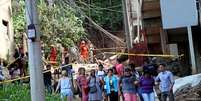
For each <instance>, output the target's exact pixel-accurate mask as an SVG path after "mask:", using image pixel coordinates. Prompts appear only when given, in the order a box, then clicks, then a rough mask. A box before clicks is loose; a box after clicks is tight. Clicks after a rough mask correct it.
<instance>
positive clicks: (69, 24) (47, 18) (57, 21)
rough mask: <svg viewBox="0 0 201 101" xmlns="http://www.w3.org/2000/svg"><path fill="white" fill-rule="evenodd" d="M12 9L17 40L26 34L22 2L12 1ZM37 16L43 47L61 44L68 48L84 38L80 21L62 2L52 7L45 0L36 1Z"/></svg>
mask: <svg viewBox="0 0 201 101" xmlns="http://www.w3.org/2000/svg"><path fill="white" fill-rule="evenodd" d="M12 8H13V15H12V17H13V25H14V30H15V36H16V37H17V38H18V37H19V36H20V34H21V33H24V32H26V27H25V26H26V25H25V24H26V23H25V22H26V20H25V2H24V0H13V1H12ZM38 14H39V24H40V31H41V40H42V42H43V43H44V44H45V46H48V45H50V44H62V46H64V47H70V46H72V45H74V43H76V42H78V41H79V40H80V39H81V38H83V37H85V36H86V33H85V30H84V28H83V26H82V24H83V22H82V20H81V19H80V17H78V16H76V12H75V10H74V9H72V8H71V7H70V6H69V5H67V4H65V5H64V4H63V3H62V0H57V2H55V3H54V4H53V5H52V6H48V3H47V2H45V0H38Z"/></svg>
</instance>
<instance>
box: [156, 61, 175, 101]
mask: <svg viewBox="0 0 201 101" xmlns="http://www.w3.org/2000/svg"><path fill="white" fill-rule="evenodd" d="M165 67H166V65H165V64H160V65H159V68H158V69H159V71H160V73H159V74H158V76H157V77H156V79H155V81H156V82H157V83H159V89H160V91H161V101H167V97H169V101H174V95H173V86H174V78H173V74H172V72H170V71H168V70H166V69H165Z"/></svg>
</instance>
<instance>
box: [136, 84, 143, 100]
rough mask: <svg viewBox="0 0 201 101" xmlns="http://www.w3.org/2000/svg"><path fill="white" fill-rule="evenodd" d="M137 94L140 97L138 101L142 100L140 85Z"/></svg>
mask: <svg viewBox="0 0 201 101" xmlns="http://www.w3.org/2000/svg"><path fill="white" fill-rule="evenodd" d="M137 94H138V96H139V98H140V101H144V99H143V97H142V89H141V88H140V87H138V88H137Z"/></svg>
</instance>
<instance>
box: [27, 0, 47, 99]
mask: <svg viewBox="0 0 201 101" xmlns="http://www.w3.org/2000/svg"><path fill="white" fill-rule="evenodd" d="M25 2H26V5H25V7H26V19H27V26H28V33H27V34H28V54H29V68H30V85H31V100H32V101H44V100H45V91H44V83H43V75H42V63H41V62H42V61H41V44H40V33H39V28H38V25H39V24H38V14H37V8H36V7H37V6H36V0H25Z"/></svg>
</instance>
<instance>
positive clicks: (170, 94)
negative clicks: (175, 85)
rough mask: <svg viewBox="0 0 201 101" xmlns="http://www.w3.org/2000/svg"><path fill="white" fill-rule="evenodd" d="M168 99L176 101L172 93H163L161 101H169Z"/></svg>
mask: <svg viewBox="0 0 201 101" xmlns="http://www.w3.org/2000/svg"><path fill="white" fill-rule="evenodd" d="M167 97H169V101H174V95H173V92H172V91H170V92H162V93H161V101H167Z"/></svg>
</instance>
